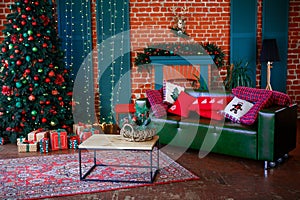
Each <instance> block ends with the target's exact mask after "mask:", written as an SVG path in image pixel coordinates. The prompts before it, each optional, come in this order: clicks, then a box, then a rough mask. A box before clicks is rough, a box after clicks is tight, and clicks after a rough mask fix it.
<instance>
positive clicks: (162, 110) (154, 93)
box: [146, 90, 168, 117]
mask: <svg viewBox="0 0 300 200" xmlns="http://www.w3.org/2000/svg"><path fill="white" fill-rule="evenodd" d="M146 95H147V97H148V100H149V103H150V105H151V109H152V112H153V114H154V116H155V117H163V116H165V115H167V109H168V106H167V105H166V104H164V103H163V98H162V92H161V90H147V91H146Z"/></svg>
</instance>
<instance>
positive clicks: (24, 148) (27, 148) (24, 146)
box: [17, 138, 38, 152]
mask: <svg viewBox="0 0 300 200" xmlns="http://www.w3.org/2000/svg"><path fill="white" fill-rule="evenodd" d="M18 139H19V140H18V143H17V145H18V152H36V151H37V147H38V145H37V142H36V141H33V140H26V139H25V140H21V139H20V138H18ZM21 141H22V142H21Z"/></svg>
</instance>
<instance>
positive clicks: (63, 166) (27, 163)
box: [0, 151, 199, 199]
mask: <svg viewBox="0 0 300 200" xmlns="http://www.w3.org/2000/svg"><path fill="white" fill-rule="evenodd" d="M97 154H98V155H97V162H101V163H103V164H109V165H111V164H112V165H114V164H124V163H125V164H128V165H147V164H149V162H150V161H149V155H146V154H147V153H146V152H141V151H99V152H97ZM154 159H156V158H155V156H154ZM159 161H160V170H159V172H158V174H157V176H156V179H155V180H154V183H153V184H150V183H126V182H97V181H80V179H79V161H78V154H62V155H58V154H57V155H51V156H47V155H46V156H39V157H26V158H16V159H2V160H0V199H30V198H46V197H57V196H67V195H76V194H86V193H92V192H103V191H109V190H117V189H124V188H132V187H139V186H147V185H155V184H166V183H171V182H180V181H186V180H197V179H199V178H198V177H197V176H195V175H194V174H193V173H191V172H189V171H188V170H187V169H185V168H184V167H182V166H181V165H179V164H178V163H176V162H175V161H173V160H172V159H171V158H170V157H168V156H167V155H166V154H164V153H163V152H160V154H159ZM82 162H83V165H82V166H83V171H86V170H88V169H89V168H90V167H91V165H92V163H93V153H92V152H84V153H82ZM91 175H93V176H94V177H97V176H98V177H99V178H102V179H103V178H104V179H111V178H112V177H114V178H118V179H123V178H126V179H132V180H141V179H144V178H145V177H147V176H150V172H149V169H143V168H131V167H96V168H95V170H94V171H93V172H92V173H91Z"/></svg>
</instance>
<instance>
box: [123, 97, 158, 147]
mask: <svg viewBox="0 0 300 200" xmlns="http://www.w3.org/2000/svg"><path fill="white" fill-rule="evenodd" d="M135 109H136V111H135V113H134V114H132V115H131V114H129V116H128V117H126V118H124V119H122V121H121V126H122V128H121V131H120V135H122V137H123V139H125V140H127V141H130V142H142V141H147V140H151V139H152V138H153V136H154V135H156V128H155V126H154V125H153V123H151V116H150V112H149V108H148V107H147V105H146V100H136V103H135Z"/></svg>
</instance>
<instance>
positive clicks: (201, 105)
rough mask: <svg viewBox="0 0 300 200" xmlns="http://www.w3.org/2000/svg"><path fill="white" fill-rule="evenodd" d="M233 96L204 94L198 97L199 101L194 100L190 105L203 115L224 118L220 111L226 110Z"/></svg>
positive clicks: (211, 117)
mask: <svg viewBox="0 0 300 200" xmlns="http://www.w3.org/2000/svg"><path fill="white" fill-rule="evenodd" d="M232 98H233V97H232V96H222V97H221V96H220V97H211V96H203V97H198V98H197V101H194V102H193V103H192V105H191V106H190V107H189V109H190V110H191V111H195V112H196V113H198V114H199V115H200V116H201V117H205V118H210V119H215V120H221V119H223V118H224V116H223V115H222V114H220V113H219V111H221V110H224V108H225V107H226V105H227V103H228V102H230V101H231V100H232Z"/></svg>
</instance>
